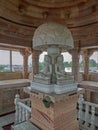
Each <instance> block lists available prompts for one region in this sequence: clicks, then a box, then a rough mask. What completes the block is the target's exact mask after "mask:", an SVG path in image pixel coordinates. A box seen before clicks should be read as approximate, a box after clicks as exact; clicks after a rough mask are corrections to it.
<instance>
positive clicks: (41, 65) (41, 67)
mask: <svg viewBox="0 0 98 130" xmlns="http://www.w3.org/2000/svg"><path fill="white" fill-rule="evenodd" d="M43 67H44V62H39V71H40V70H42V69H43Z"/></svg>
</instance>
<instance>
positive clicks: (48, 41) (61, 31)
mask: <svg viewBox="0 0 98 130" xmlns="http://www.w3.org/2000/svg"><path fill="white" fill-rule="evenodd" d="M51 46H57V47H58V48H59V49H61V50H62V51H63V50H69V49H71V48H73V46H74V45H73V38H72V35H71V32H70V30H69V29H68V28H67V27H66V26H64V25H62V24H59V23H45V24H42V25H40V26H39V27H38V28H37V29H36V31H35V33H34V37H33V48H34V49H36V50H42V51H44V50H47V48H49V47H51Z"/></svg>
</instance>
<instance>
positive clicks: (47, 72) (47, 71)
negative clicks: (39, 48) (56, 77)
mask: <svg viewBox="0 0 98 130" xmlns="http://www.w3.org/2000/svg"><path fill="white" fill-rule="evenodd" d="M51 74H52V64H51V59H50V57H49V56H48V55H45V57H44V68H43V70H41V71H40V72H39V74H36V75H34V81H35V82H38V83H43V84H50V83H51Z"/></svg>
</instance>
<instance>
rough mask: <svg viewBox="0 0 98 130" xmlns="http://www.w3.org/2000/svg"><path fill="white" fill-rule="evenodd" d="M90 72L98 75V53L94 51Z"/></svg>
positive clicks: (90, 62) (90, 61)
mask: <svg viewBox="0 0 98 130" xmlns="http://www.w3.org/2000/svg"><path fill="white" fill-rule="evenodd" d="M89 72H93V73H98V51H94V52H93V54H92V55H91V56H90V58H89Z"/></svg>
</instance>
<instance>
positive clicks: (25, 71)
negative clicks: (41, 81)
mask: <svg viewBox="0 0 98 130" xmlns="http://www.w3.org/2000/svg"><path fill="white" fill-rule="evenodd" d="M20 53H21V54H22V56H23V78H24V79H26V78H28V57H29V55H30V54H31V52H30V49H28V48H26V49H21V50H20Z"/></svg>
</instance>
